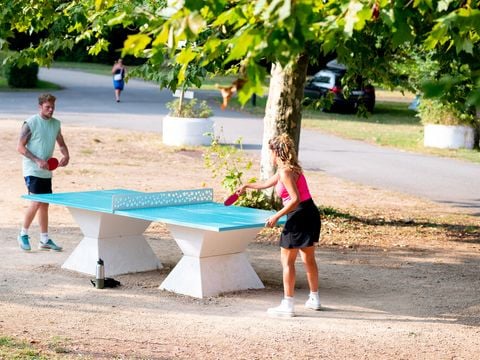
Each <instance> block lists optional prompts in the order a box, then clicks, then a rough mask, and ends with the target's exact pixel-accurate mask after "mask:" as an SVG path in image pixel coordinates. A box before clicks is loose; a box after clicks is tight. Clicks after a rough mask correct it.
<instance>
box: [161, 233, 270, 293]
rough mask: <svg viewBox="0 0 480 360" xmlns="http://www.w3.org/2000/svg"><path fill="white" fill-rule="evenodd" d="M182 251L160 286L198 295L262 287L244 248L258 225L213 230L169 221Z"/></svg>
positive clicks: (173, 290) (163, 288) (177, 291)
mask: <svg viewBox="0 0 480 360" xmlns="http://www.w3.org/2000/svg"><path fill="white" fill-rule="evenodd" d="M167 228H168V229H169V230H170V232H171V233H172V235H173V237H174V238H175V241H176V242H177V244H178V246H179V247H180V249H181V250H182V252H183V257H182V258H181V259H180V261H179V262H178V264H177V265H176V266H175V268H174V269H173V270H172V271H171V272H170V274H168V276H167V278H166V279H165V280H164V281H163V282H162V284H161V285H160V289H162V290H168V291H172V292H175V293H179V294H183V295H189V296H193V297H197V298H203V297H208V296H215V295H218V294H220V293H223V292H229V291H238V290H246V289H263V288H264V286H263V283H262V281H261V280H260V278H259V277H258V275H257V274H256V272H255V270H254V269H253V268H252V266H251V264H250V262H249V261H248V257H247V254H246V253H245V250H246V248H247V245H248V244H249V243H250V242H251V240H252V239H253V238H254V237H255V235H256V234H257V233H258V231H259V229H258V228H253V229H252V228H250V229H241V230H232V231H225V232H214V231H208V230H201V229H192V228H188V227H183V226H178V225H171V224H167Z"/></svg>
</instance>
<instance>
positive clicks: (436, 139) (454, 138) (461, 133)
mask: <svg viewBox="0 0 480 360" xmlns="http://www.w3.org/2000/svg"><path fill="white" fill-rule="evenodd" d="M474 138H475V132H474V130H473V128H471V127H470V126H463V125H436V124H427V125H425V127H424V137H423V145H424V146H427V147H435V148H441V149H459V148H465V149H473V145H474Z"/></svg>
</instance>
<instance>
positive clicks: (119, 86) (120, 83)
mask: <svg viewBox="0 0 480 360" xmlns="http://www.w3.org/2000/svg"><path fill="white" fill-rule="evenodd" d="M126 74H127V68H126V67H125V66H124V65H123V60H122V59H118V60H117V61H115V63H114V64H113V67H112V75H113V89H114V90H115V101H116V102H117V103H118V102H120V94H121V93H122V91H123V88H124V87H125V75H126Z"/></svg>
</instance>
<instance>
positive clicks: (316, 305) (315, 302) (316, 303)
mask: <svg viewBox="0 0 480 360" xmlns="http://www.w3.org/2000/svg"><path fill="white" fill-rule="evenodd" d="M305 307H306V308H307V309H312V310H320V309H321V308H322V304H320V299H318V298H316V297H315V296H309V297H308V300H307V302H306V303H305Z"/></svg>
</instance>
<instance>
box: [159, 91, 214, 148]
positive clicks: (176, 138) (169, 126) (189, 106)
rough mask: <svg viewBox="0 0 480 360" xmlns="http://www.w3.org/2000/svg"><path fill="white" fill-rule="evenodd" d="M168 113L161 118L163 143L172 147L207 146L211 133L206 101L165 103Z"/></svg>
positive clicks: (180, 100) (209, 113)
mask: <svg viewBox="0 0 480 360" xmlns="http://www.w3.org/2000/svg"><path fill="white" fill-rule="evenodd" d="M167 108H168V109H169V110H170V113H169V114H168V115H167V116H166V117H164V118H163V130H162V134H163V143H164V144H166V145H174V146H184V145H187V146H200V145H209V144H210V140H211V137H210V136H209V135H208V134H211V133H213V132H214V131H213V120H212V119H211V118H210V117H211V116H212V114H213V112H212V109H211V108H210V107H209V106H208V104H207V102H206V101H201V102H198V101H197V99H191V100H187V99H184V91H182V92H181V96H180V98H179V99H176V100H174V101H171V102H169V103H167Z"/></svg>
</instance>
